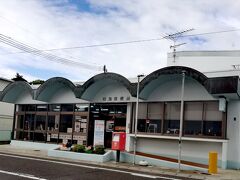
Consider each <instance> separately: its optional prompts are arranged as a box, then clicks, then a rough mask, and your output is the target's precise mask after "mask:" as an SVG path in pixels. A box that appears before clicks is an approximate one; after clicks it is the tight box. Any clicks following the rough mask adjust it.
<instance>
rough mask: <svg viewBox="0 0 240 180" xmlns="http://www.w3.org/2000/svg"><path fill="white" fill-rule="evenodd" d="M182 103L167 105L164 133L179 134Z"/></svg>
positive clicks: (169, 103)
mask: <svg viewBox="0 0 240 180" xmlns="http://www.w3.org/2000/svg"><path fill="white" fill-rule="evenodd" d="M180 105H181V104H180V102H167V103H165V114H164V116H165V117H164V130H163V131H164V133H166V134H179V127H180V120H179V119H180Z"/></svg>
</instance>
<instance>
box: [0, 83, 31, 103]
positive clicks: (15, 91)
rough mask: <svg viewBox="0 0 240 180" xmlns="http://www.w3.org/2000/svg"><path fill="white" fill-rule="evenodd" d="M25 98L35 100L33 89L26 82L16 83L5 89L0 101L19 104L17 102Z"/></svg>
mask: <svg viewBox="0 0 240 180" xmlns="http://www.w3.org/2000/svg"><path fill="white" fill-rule="evenodd" d="M23 97H30V98H31V99H33V89H32V88H31V86H30V85H29V84H28V83H27V82H25V81H15V82H13V83H11V84H9V85H8V86H6V87H5V88H4V90H3V91H2V93H1V95H0V101H4V102H9V103H17V100H18V99H19V98H23Z"/></svg>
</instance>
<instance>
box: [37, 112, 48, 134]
mask: <svg viewBox="0 0 240 180" xmlns="http://www.w3.org/2000/svg"><path fill="white" fill-rule="evenodd" d="M46 118H47V116H45V115H37V116H36V128H35V130H38V131H44V130H45V127H46Z"/></svg>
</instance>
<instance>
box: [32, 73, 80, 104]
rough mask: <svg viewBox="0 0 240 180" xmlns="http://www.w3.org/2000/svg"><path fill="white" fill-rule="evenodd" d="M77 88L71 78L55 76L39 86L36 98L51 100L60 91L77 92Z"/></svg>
mask: <svg viewBox="0 0 240 180" xmlns="http://www.w3.org/2000/svg"><path fill="white" fill-rule="evenodd" d="M75 88H76V87H75V85H74V84H73V83H72V82H71V81H70V80H68V79H66V78H62V77H54V78H51V79H48V80H47V81H46V82H45V83H43V84H42V85H41V86H39V87H38V89H37V91H36V98H35V99H36V100H41V101H46V102H49V100H50V99H51V98H52V97H53V96H54V95H55V94H56V93H57V92H58V91H60V90H61V91H64V90H66V91H69V90H70V91H72V92H73V93H74V94H75Z"/></svg>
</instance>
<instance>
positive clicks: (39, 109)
mask: <svg viewBox="0 0 240 180" xmlns="http://www.w3.org/2000/svg"><path fill="white" fill-rule="evenodd" d="M47 110H48V109H47V105H37V111H45V112H46V111H47Z"/></svg>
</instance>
